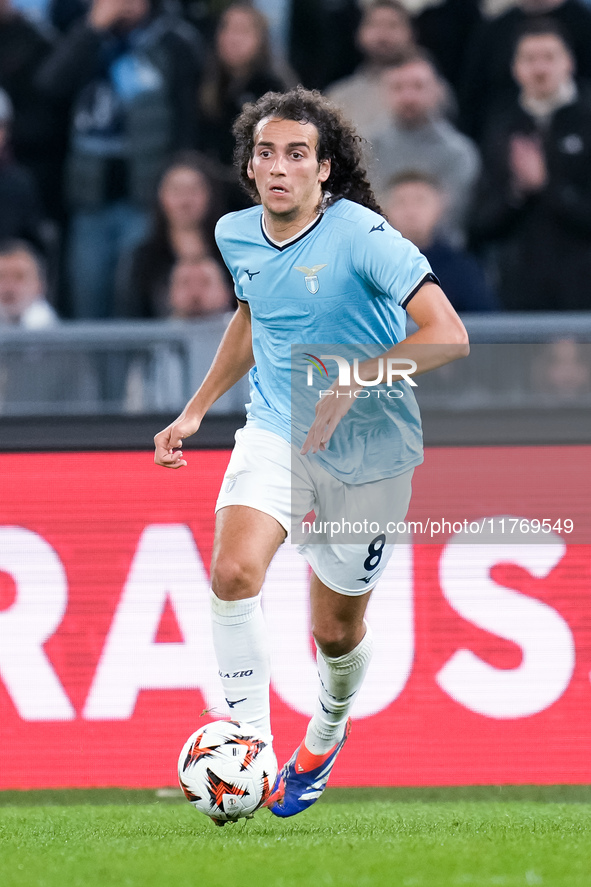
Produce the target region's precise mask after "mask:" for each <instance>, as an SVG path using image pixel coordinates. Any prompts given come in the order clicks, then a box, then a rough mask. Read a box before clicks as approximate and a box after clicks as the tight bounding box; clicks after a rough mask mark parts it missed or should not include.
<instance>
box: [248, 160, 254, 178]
mask: <svg viewBox="0 0 591 887" xmlns="http://www.w3.org/2000/svg"><path fill="white" fill-rule="evenodd" d="M246 175H247V176H248V178H249V179H254V170H253V168H252V157H251V158H250V160H249V161H248V166H247V167H246Z"/></svg>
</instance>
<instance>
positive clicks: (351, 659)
mask: <svg viewBox="0 0 591 887" xmlns="http://www.w3.org/2000/svg"><path fill="white" fill-rule="evenodd" d="M317 650H318V652H317V655H316V662H317V664H318V677H319V678H320V692H319V694H318V699H317V700H316V708H315V710H314V714H313V716H312V720H311V721H310V723H309V724H308V730H307V732H306V739H305V744H306V748H307V749H308V751H311V752H312V754H314V755H323V754H325V753H326V752H328V751H330V750H331V748H333V746H334V745H335V744H336V743H337V742H339V741H340V740H341V739H342V736H343V733H344V732H345V724H346V722H347V717H348V715H349V711H350V709H351V706H352V704H353V700H354V699H355V697H356V695H357V692H358V690H359V688H360V687H361V685H362V683H363V679H364V678H365V673H366V672H367V667H368V665H369V663H370V660H371V656H372V653H373V638H372V634H371V630H370V628H369V625H367V624H366V632H365V636H364V637H363V640H362V641H361V642H360V643H359V644H357V646H356V647H355V648H354V649H353V650H351V652H350V653H346V654H345V655H344V656H336V657H334V658H332V657H330V656H325V655H324V654H323V653H322V651H321V650H320V649H318V648H317Z"/></svg>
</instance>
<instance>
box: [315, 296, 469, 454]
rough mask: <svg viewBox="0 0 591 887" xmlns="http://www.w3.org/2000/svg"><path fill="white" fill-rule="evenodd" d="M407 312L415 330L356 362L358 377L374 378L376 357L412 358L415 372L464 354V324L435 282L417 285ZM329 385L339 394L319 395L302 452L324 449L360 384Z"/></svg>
mask: <svg viewBox="0 0 591 887" xmlns="http://www.w3.org/2000/svg"><path fill="white" fill-rule="evenodd" d="M407 313H408V314H409V315H410V316H411V317H412V319H413V320H414V322H415V323H416V324H417V326H418V330H416V332H414V333H412V334H411V335H410V336H407V338H406V339H404V340H403V341H402V342H399V343H398V344H397V345H394V346H393V347H392V348H390V349H389V350H388V351H386V352H384V354H383V355H382V356H381V358H378V357H375V358H372V359H371V360H367V361H364V362H363V363H362V364H360V366H359V378H361V379H364V378H365V379H375V378H376V376H377V374H378V372H379V368H378V361H379V360H380V359H382V360H383V359H384V358H386V359H387V358H392V357H395V358H399V359H402V358H407V359H409V360H412V361H414V363H415V364H416V366H417V368H416V370H415V371H414V372H413V375H419V374H421V373H427V372H429V370H434V369H437V367H440V366H444V364H446V363H451V362H452V361H453V360H457V359H458V358H460V357H467V355H468V354H469V351H470V346H469V344H468V334H467V332H466V328H465V327H464V324H463V323H462V321H461V320H460V318H459V317H458V315H457V314H456V312H455V310H454V308H453V307H452V305H451V303H450V301H449V299H448V298H447V296H446V295H445V294H444V292H443V290H442V289H441V287H439V286H438V285H437V284H436V283H431V282H429V283H425V284H424V285H423V286H422V287H421V288H420V290H419V291H418V292H417V293H416V295H415V296H414V297H413V298H412V299H411V301H410V302H409V304H408V308H407ZM422 346H428V347H422ZM331 388H332V389H333V390H334V391H335V392H337V393H338V394H341V395H343V396H340V397H323V398H322V399H321V400H319V401H318V404H317V407H316V418H315V419H314V422H313V423H312V425H311V426H310V430H309V432H308V435H307V437H306V440H305V441H304V445H303V447H302V453H303V454H304V455H305V454H306V453H308V452H311V453H317V452H318V451H319V450H325V449H326V445H327V444H328V442H329V440H330V438H331V437H332V435H333V434H334V431H335V429H336V427H337V425H338V424H339V422H340V421H341V419H342V418H343V416H345V415H346V414H347V413H348V411H349V410H350V408H351V406H352V404H353V397H351V396H348V395H350V394H352V395H354V393H355V392H356V391H360V390H361V388H363V386H362V385H359V384H357V383H356V382H353V383H352V384H351V385H350V386H343V385H338V384H337V382H335V383H333V385H331Z"/></svg>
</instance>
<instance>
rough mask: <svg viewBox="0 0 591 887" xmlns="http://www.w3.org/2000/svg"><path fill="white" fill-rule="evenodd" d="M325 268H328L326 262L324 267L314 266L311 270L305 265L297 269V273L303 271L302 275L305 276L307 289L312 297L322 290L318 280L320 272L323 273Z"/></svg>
mask: <svg viewBox="0 0 591 887" xmlns="http://www.w3.org/2000/svg"><path fill="white" fill-rule="evenodd" d="M323 268H326V262H325V263H324V265H313V266H312V267H311V268H306V266H305V265H298V266H297V267H296V271H301V272H302V274H305V275H306V277H305V280H304V282H305V284H306V289H307V290H308V292H309V293H312V295H313V296H314V295H316V293H317V292H318V290H319V289H320V281H319V280H318V272H319V271H322V269H323Z"/></svg>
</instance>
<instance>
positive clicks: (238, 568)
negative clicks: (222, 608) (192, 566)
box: [211, 554, 262, 601]
mask: <svg viewBox="0 0 591 887" xmlns="http://www.w3.org/2000/svg"><path fill="white" fill-rule="evenodd" d="M261 584H262V577H261V574H260V570H259V569H258V567H257V566H256V565H255V564H251V563H248V562H246V561H243V560H241V559H239V558H237V557H235V556H233V555H231V554H230V555H225V556H224V557H218V558H216V560H215V562H214V563H213V564H212V569H211V587H212V590H213V593H214V594H215V595H216V596H217V597H219V598H220V600H223V601H233V600H241V599H242V598H246V597H252V596H253V595H255V594H258V593H259V591H260V588H261Z"/></svg>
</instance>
